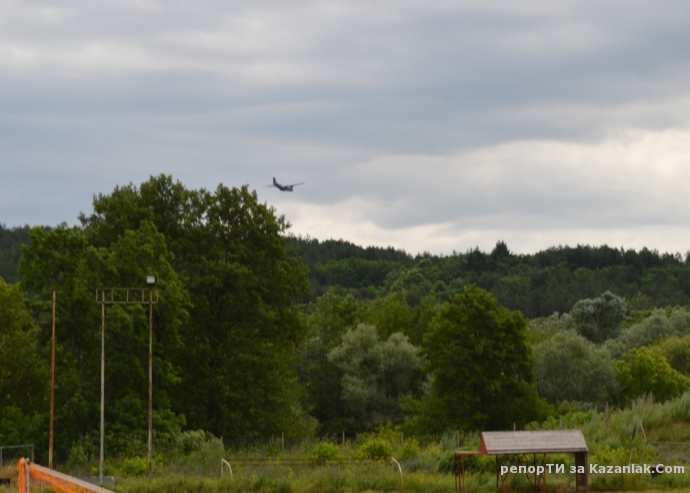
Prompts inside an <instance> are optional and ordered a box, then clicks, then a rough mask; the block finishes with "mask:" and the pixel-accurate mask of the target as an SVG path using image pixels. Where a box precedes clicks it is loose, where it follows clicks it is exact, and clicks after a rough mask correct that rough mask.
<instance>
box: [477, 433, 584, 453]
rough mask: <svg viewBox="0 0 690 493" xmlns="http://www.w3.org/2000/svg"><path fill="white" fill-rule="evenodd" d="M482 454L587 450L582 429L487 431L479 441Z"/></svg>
mask: <svg viewBox="0 0 690 493" xmlns="http://www.w3.org/2000/svg"><path fill="white" fill-rule="evenodd" d="M479 451H480V452H481V453H482V454H489V455H497V454H532V453H559V452H567V453H575V452H587V442H585V437H584V436H583V435H582V432H581V431H580V430H549V431H485V432H483V433H482V438H481V441H480V443H479Z"/></svg>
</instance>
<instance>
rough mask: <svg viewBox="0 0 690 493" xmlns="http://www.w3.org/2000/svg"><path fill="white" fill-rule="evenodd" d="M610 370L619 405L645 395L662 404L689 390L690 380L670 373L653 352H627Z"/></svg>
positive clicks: (654, 350)
mask: <svg viewBox="0 0 690 493" xmlns="http://www.w3.org/2000/svg"><path fill="white" fill-rule="evenodd" d="M614 367H615V369H616V377H617V379H618V382H619V384H620V394H619V402H620V403H621V404H623V403H628V402H631V401H632V400H634V399H636V398H637V397H640V396H642V395H646V394H652V395H653V396H654V399H656V400H657V401H659V402H664V401H667V400H669V399H672V398H674V397H677V396H678V395H680V394H682V393H683V392H685V391H686V390H688V389H690V379H689V378H687V377H685V376H684V375H683V374H682V373H680V372H678V371H676V370H674V369H673V368H672V367H671V365H669V363H668V361H666V358H664V357H663V356H662V354H661V353H660V352H659V351H658V350H657V349H656V348H649V347H640V348H636V349H631V350H630V351H628V352H627V353H625V354H624V355H623V357H622V358H621V359H620V360H618V361H616V363H615V364H614Z"/></svg>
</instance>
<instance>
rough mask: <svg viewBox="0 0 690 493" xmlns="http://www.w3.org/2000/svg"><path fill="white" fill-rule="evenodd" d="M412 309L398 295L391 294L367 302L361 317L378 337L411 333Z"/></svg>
mask: <svg viewBox="0 0 690 493" xmlns="http://www.w3.org/2000/svg"><path fill="white" fill-rule="evenodd" d="M412 317H413V316H412V309H411V308H410V306H409V305H408V304H407V301H406V300H405V299H404V298H403V296H402V295H401V294H399V293H392V294H389V295H388V296H385V297H381V298H378V299H375V300H373V301H371V302H369V303H368V304H367V306H366V309H365V310H364V313H363V316H362V317H361V318H362V319H363V320H364V321H365V322H367V323H369V324H371V325H373V326H374V327H376V329H377V330H378V333H379V337H381V338H383V339H385V338H387V337H388V336H390V335H392V334H394V333H396V332H402V333H404V334H409V333H410V332H411V331H412V325H413V318H412Z"/></svg>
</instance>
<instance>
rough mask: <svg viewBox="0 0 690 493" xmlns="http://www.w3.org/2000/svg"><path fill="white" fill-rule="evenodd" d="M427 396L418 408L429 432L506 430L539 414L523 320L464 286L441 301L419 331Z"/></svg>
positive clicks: (539, 405)
mask: <svg viewBox="0 0 690 493" xmlns="http://www.w3.org/2000/svg"><path fill="white" fill-rule="evenodd" d="M423 354H424V355H425V356H426V358H427V360H428V364H427V370H428V371H429V372H430V373H431V376H432V384H433V386H432V393H431V398H430V399H429V400H428V401H426V402H425V403H424V404H423V405H422V407H421V409H420V411H421V414H420V418H419V420H420V423H421V424H422V426H423V427H426V428H427V429H429V431H436V432H438V431H442V430H443V429H446V428H452V429H463V430H472V429H507V428H509V427H512V425H513V423H517V424H524V423H526V422H528V421H531V420H533V419H536V418H538V417H539V414H540V412H541V409H542V406H543V403H542V401H541V400H540V399H539V398H538V396H537V392H536V387H535V379H534V365H535V360H534V355H533V353H532V349H531V347H530V346H529V344H528V343H527V320H526V319H525V317H524V316H523V315H522V314H521V313H520V312H517V311H511V310H508V309H507V308H504V307H502V306H500V305H499V304H498V302H497V301H496V299H495V298H494V297H493V296H491V294H490V293H488V292H486V291H485V290H483V289H481V288H478V287H476V286H468V287H466V288H465V290H464V291H463V293H462V294H461V295H458V296H456V297H454V298H452V299H451V300H450V301H449V302H448V303H445V304H444V305H443V306H442V307H441V308H440V310H439V313H438V314H437V315H436V317H435V318H434V319H433V320H432V322H431V323H430V324H429V329H428V330H427V333H426V334H425V335H424V344H423Z"/></svg>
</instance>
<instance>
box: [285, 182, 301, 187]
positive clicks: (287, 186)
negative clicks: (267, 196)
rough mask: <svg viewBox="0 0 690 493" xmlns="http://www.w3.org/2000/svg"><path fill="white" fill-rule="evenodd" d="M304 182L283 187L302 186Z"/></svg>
mask: <svg viewBox="0 0 690 493" xmlns="http://www.w3.org/2000/svg"><path fill="white" fill-rule="evenodd" d="M304 183H305V182H300V183H293V184H291V185H284V186H286V187H296V186H297V185H304Z"/></svg>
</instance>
